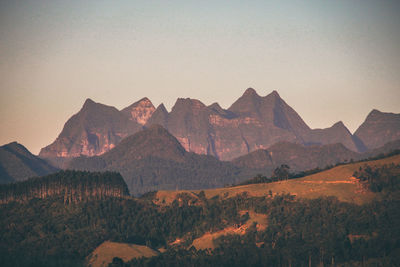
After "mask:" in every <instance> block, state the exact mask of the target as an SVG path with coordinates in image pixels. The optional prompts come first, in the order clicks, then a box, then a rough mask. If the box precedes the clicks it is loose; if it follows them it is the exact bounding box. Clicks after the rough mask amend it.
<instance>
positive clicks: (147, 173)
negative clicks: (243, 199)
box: [68, 125, 255, 194]
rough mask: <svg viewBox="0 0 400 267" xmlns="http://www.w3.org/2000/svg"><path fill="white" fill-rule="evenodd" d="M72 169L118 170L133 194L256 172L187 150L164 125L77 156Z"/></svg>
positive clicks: (241, 177)
mask: <svg viewBox="0 0 400 267" xmlns="http://www.w3.org/2000/svg"><path fill="white" fill-rule="evenodd" d="M68 169H75V170H88V171H107V170H109V171H117V172H119V173H121V175H122V176H123V177H124V179H125V181H126V183H127V185H128V188H129V191H130V192H131V193H132V194H143V193H146V192H149V191H154V190H160V189H170V190H173V189H182V188H186V189H201V188H213V187H218V186H224V185H226V184H232V183H236V182H238V181H243V180H244V179H246V178H247V177H249V176H251V175H254V174H255V172H254V171H249V170H247V169H243V168H240V167H237V166H234V165H233V164H232V163H230V162H222V161H219V160H218V159H216V158H214V157H212V156H206V155H197V154H195V153H190V152H187V151H186V150H185V149H184V148H183V147H182V146H181V144H180V143H179V142H178V140H177V139H176V138H175V137H173V136H172V135H171V134H170V133H168V131H167V130H165V129H164V128H163V127H162V126H159V125H153V126H151V127H149V128H148V129H145V130H143V131H141V132H138V133H136V134H134V135H132V136H129V137H127V138H125V139H124V140H123V141H121V142H120V143H119V144H118V145H117V146H116V147H115V148H113V149H112V150H110V151H109V152H107V153H105V154H103V155H101V156H95V157H80V158H75V159H73V160H72V161H71V162H70V163H69V165H68Z"/></svg>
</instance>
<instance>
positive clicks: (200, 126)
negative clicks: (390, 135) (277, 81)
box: [147, 88, 357, 160]
mask: <svg viewBox="0 0 400 267" xmlns="http://www.w3.org/2000/svg"><path fill="white" fill-rule="evenodd" d="M164 109H165V108H164V107H163V106H162V107H161V108H160V109H157V111H156V112H155V114H157V115H155V116H154V117H152V118H151V119H150V120H149V121H148V122H147V125H151V124H160V125H163V126H164V127H165V128H167V129H168V131H170V132H171V133H172V134H173V135H174V136H175V137H176V138H177V139H178V140H179V142H180V143H181V144H182V146H183V147H184V148H185V149H186V150H187V151H191V152H195V153H200V154H208V155H213V156H215V157H217V158H219V159H221V160H231V159H233V158H236V157H238V156H240V155H244V154H247V153H249V152H251V151H254V150H257V149H265V148H268V147H269V146H271V145H273V144H275V143H278V142H282V141H286V142H292V143H300V144H331V143H343V144H344V145H345V146H346V147H347V148H349V149H351V150H354V151H356V150H357V147H356V145H355V144H354V140H353V137H352V135H351V133H350V132H349V131H348V130H347V128H346V127H345V126H344V125H343V124H342V123H338V124H337V125H336V124H335V125H334V126H332V127H331V128H328V129H317V130H312V129H310V128H309V127H308V126H307V125H306V123H305V122H304V121H303V120H302V119H301V117H300V116H299V115H298V114H297V113H296V111H294V110H293V109H292V108H291V107H290V106H289V105H287V104H286V102H285V101H284V100H283V99H282V98H281V97H280V96H279V94H278V93H277V92H276V91H273V92H272V93H270V94H269V95H267V96H264V97H262V96H259V95H258V94H257V92H256V91H255V90H254V89H252V88H249V89H247V90H246V91H245V92H244V94H243V95H242V96H241V97H240V98H239V99H238V100H237V101H236V102H235V103H233V104H232V106H231V107H230V108H228V109H226V110H225V109H223V108H221V107H220V106H219V105H218V103H214V104H212V105H210V106H206V105H204V104H203V103H201V102H200V101H199V100H196V99H189V98H187V99H178V100H177V101H176V103H175V105H174V106H173V108H172V110H171V112H170V113H168V112H166V111H165V110H164Z"/></svg>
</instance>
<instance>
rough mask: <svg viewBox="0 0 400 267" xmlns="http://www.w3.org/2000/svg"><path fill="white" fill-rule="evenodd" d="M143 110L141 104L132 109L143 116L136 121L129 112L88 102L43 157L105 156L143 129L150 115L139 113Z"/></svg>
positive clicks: (41, 155)
mask: <svg viewBox="0 0 400 267" xmlns="http://www.w3.org/2000/svg"><path fill="white" fill-rule="evenodd" d="M135 104H137V103H135ZM135 104H134V105H135ZM140 107H141V105H140V103H139V104H137V105H136V106H133V107H131V108H130V110H131V111H132V110H133V113H134V114H139V115H140V116H139V117H138V119H133V117H132V115H130V116H128V115H127V114H126V113H127V110H126V111H125V112H120V111H118V110H117V109H116V108H114V107H110V106H106V105H103V104H99V103H95V102H94V101H92V100H90V99H87V100H86V101H85V104H84V105H83V107H82V109H81V110H80V111H79V112H78V113H77V114H75V115H74V116H72V117H71V118H70V119H69V120H68V121H67V122H66V124H65V125H64V128H63V130H62V132H61V133H60V135H59V136H58V137H57V139H56V140H55V141H54V142H53V143H52V144H50V145H49V146H47V147H45V148H43V149H42V150H41V151H40V153H39V156H40V157H43V158H55V157H78V156H81V155H86V156H95V155H101V154H103V153H105V152H107V151H108V150H110V149H111V148H113V147H114V146H115V145H116V144H118V143H119V142H120V141H121V140H122V139H123V138H125V137H127V136H128V135H131V134H133V133H135V132H137V131H139V130H141V129H142V125H140V124H139V123H138V121H143V120H144V118H145V117H146V116H147V115H145V114H144V115H143V114H142V113H140V112H139V111H138V110H141V109H140ZM136 111H137V113H135V112H136ZM146 114H147V113H146Z"/></svg>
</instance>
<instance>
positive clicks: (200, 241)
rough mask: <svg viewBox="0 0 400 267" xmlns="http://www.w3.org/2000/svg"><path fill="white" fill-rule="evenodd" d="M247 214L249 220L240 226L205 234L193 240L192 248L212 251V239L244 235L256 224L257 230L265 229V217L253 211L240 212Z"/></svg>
mask: <svg viewBox="0 0 400 267" xmlns="http://www.w3.org/2000/svg"><path fill="white" fill-rule="evenodd" d="M246 212H248V213H249V216H250V218H249V219H248V220H247V222H246V223H245V224H243V225H241V226H236V227H235V226H230V227H227V228H225V229H223V230H221V231H218V232H214V233H210V232H207V233H205V234H204V235H202V236H201V237H199V238H196V239H195V240H193V243H192V246H194V247H195V248H196V249H214V239H216V238H218V237H220V236H222V235H229V234H237V235H244V234H245V233H246V231H247V229H249V227H250V226H251V225H252V224H253V223H256V227H257V230H265V229H266V228H267V215H265V214H260V213H255V212H254V211H248V210H247V211H241V212H240V213H241V214H242V215H243V214H245V213H246Z"/></svg>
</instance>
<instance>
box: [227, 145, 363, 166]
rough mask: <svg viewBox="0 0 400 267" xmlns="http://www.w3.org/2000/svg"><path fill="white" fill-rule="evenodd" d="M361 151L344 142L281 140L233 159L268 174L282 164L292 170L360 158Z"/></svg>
mask: <svg viewBox="0 0 400 267" xmlns="http://www.w3.org/2000/svg"><path fill="white" fill-rule="evenodd" d="M360 158H361V155H360V154H359V153H356V152H354V151H351V150H349V149H347V148H346V147H345V146H344V145H343V144H340V143H338V144H329V145H322V146H321V145H311V146H304V145H301V144H294V143H288V142H280V143H277V144H274V145H272V146H271V147H269V148H268V149H259V150H256V151H254V152H251V153H249V154H247V155H245V156H241V157H239V158H236V159H234V160H233V161H232V163H234V164H235V165H237V166H239V167H243V168H251V169H259V170H265V172H267V174H270V173H271V171H272V170H273V169H274V168H276V167H277V166H280V165H282V164H287V165H289V166H290V171H291V172H299V171H304V170H310V169H314V168H317V167H318V168H323V167H326V166H328V165H334V164H336V163H339V162H345V161H350V160H351V159H353V160H358V159H360Z"/></svg>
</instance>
